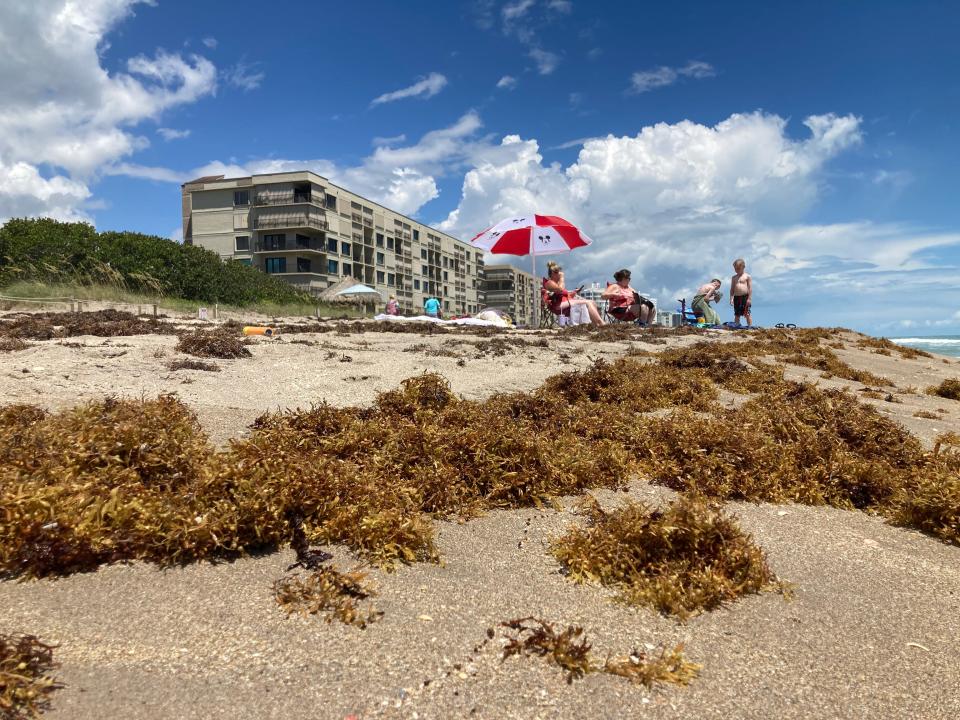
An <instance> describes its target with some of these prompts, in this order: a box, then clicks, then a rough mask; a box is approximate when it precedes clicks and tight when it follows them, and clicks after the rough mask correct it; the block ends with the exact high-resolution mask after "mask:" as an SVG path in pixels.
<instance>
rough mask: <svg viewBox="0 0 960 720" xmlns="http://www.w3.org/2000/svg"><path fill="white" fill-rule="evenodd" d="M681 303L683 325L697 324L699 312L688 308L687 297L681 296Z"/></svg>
mask: <svg viewBox="0 0 960 720" xmlns="http://www.w3.org/2000/svg"><path fill="white" fill-rule="evenodd" d="M677 302H678V303H680V324H681V325H696V324H697V314H696V313H695V312H694V311H693V310H688V309H687V299H686V298H680V299H679V300H677Z"/></svg>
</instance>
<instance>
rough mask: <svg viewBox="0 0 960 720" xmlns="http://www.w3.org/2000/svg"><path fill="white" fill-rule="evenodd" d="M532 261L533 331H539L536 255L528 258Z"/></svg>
mask: <svg viewBox="0 0 960 720" xmlns="http://www.w3.org/2000/svg"><path fill="white" fill-rule="evenodd" d="M530 258H531V260H532V261H533V266H532V269H533V329H534V330H539V329H540V303H539V302H537V300H538V298H537V295H538V293H537V254H536V253H532V254H531V256H530Z"/></svg>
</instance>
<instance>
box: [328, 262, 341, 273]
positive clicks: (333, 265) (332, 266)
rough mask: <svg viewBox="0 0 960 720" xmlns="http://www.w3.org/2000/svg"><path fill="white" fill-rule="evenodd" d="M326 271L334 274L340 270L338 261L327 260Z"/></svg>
mask: <svg viewBox="0 0 960 720" xmlns="http://www.w3.org/2000/svg"><path fill="white" fill-rule="evenodd" d="M327 272H328V273H329V274H331V275H336V274H338V273H339V272H340V263H338V262H337V261H336V260H327Z"/></svg>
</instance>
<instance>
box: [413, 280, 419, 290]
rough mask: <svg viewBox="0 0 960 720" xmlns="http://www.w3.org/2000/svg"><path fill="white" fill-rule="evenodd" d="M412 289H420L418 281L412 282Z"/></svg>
mask: <svg viewBox="0 0 960 720" xmlns="http://www.w3.org/2000/svg"><path fill="white" fill-rule="evenodd" d="M413 289H414V290H419V289H420V281H419V280H414V281H413Z"/></svg>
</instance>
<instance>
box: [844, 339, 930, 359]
mask: <svg viewBox="0 0 960 720" xmlns="http://www.w3.org/2000/svg"><path fill="white" fill-rule="evenodd" d="M857 347H858V348H860V349H861V350H872V351H873V352H874V354H876V355H887V356H889V355H892V354H893V353H895V352H896V353H899V354H900V357H902V358H904V359H905V360H914V359H916V358H932V357H933V355H931V354H930V353H928V352H927V351H926V350H920V349H918V348H912V347H908V346H906V345H898V344H897V343H895V342H892V341H890V340H887V338H874V337H869V336H867V335H865V336H863V337H862V338H860V339H859V340H857Z"/></svg>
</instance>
